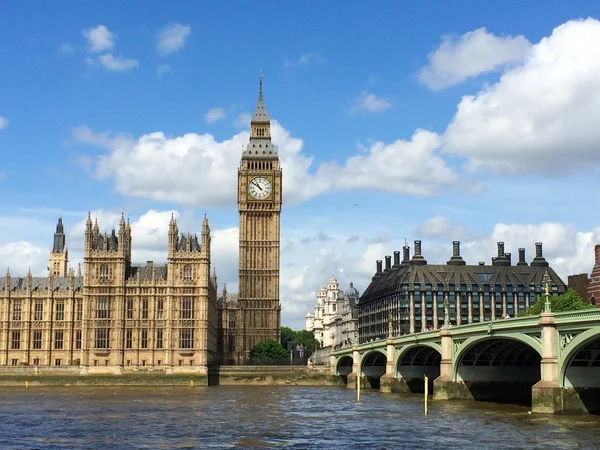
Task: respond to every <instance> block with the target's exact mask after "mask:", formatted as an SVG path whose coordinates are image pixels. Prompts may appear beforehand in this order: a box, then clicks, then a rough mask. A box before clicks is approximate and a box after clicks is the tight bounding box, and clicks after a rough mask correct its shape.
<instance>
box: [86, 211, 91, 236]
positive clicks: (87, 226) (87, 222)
mask: <svg viewBox="0 0 600 450" xmlns="http://www.w3.org/2000/svg"><path fill="white" fill-rule="evenodd" d="M85 229H86V230H88V229H89V230H90V231H92V213H91V212H89V211H88V216H87V220H86V221H85Z"/></svg>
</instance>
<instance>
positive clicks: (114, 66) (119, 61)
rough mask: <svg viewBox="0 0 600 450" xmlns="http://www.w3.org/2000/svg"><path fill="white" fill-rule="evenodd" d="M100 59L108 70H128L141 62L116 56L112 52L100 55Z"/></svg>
mask: <svg viewBox="0 0 600 450" xmlns="http://www.w3.org/2000/svg"><path fill="white" fill-rule="evenodd" d="M98 61H99V62H100V64H102V66H103V67H104V68H105V69H106V70H110V71H114V72H126V71H128V70H131V69H134V68H135V67H138V66H139V62H138V61H137V60H135V59H128V58H123V57H115V56H114V55H112V54H111V53H105V54H103V55H100V56H99V57H98Z"/></svg>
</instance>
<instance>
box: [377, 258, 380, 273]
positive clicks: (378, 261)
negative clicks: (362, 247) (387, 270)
mask: <svg viewBox="0 0 600 450" xmlns="http://www.w3.org/2000/svg"><path fill="white" fill-rule="evenodd" d="M377 273H378V274H380V273H381V260H380V259H378V260H377Z"/></svg>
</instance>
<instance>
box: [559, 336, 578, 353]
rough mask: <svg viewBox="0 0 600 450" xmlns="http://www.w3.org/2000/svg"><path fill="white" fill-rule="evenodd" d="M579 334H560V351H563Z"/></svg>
mask: <svg viewBox="0 0 600 450" xmlns="http://www.w3.org/2000/svg"><path fill="white" fill-rule="evenodd" d="M578 334H579V333H570V332H566V333H560V349H561V350H564V349H565V348H566V347H567V346H568V345H569V343H570V342H571V341H572V340H573V339H574V338H575V337H576V336H577V335H578Z"/></svg>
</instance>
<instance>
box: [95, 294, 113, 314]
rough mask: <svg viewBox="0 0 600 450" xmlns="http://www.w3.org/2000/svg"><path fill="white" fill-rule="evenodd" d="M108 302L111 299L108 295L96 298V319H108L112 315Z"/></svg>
mask: <svg viewBox="0 0 600 450" xmlns="http://www.w3.org/2000/svg"><path fill="white" fill-rule="evenodd" d="M108 303H109V301H108V299H107V298H106V297H102V298H99V299H98V300H96V319H108V318H109V317H110V311H109V308H108Z"/></svg>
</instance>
